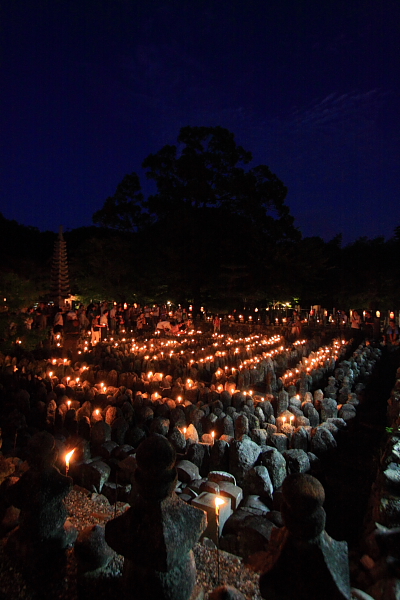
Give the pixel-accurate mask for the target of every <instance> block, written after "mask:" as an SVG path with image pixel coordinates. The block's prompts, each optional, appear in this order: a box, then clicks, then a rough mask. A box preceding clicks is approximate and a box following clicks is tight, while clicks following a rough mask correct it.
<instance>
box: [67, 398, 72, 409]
mask: <svg viewBox="0 0 400 600" xmlns="http://www.w3.org/2000/svg"><path fill="white" fill-rule="evenodd" d="M67 406H68V410H69V409H70V408H71V400H67Z"/></svg>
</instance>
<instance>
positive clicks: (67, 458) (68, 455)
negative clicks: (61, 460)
mask: <svg viewBox="0 0 400 600" xmlns="http://www.w3.org/2000/svg"><path fill="white" fill-rule="evenodd" d="M74 452H75V448H74V449H73V450H71V452H68V454H66V455H65V474H66V475H68V471H69V461H70V460H71V456H72V455H73V453H74Z"/></svg>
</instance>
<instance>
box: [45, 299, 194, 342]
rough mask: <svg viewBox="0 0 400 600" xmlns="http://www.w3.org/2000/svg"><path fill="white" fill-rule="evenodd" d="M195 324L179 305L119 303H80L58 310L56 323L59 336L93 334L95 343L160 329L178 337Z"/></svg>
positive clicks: (55, 331)
mask: <svg viewBox="0 0 400 600" xmlns="http://www.w3.org/2000/svg"><path fill="white" fill-rule="evenodd" d="M191 324H192V318H191V314H190V312H189V311H188V310H186V309H185V308H182V307H180V306H178V308H177V309H176V310H171V309H170V307H168V305H158V304H154V305H152V306H148V305H146V306H144V307H142V306H141V305H140V304H136V303H135V304H127V303H124V304H122V303H121V304H118V303H116V302H112V303H109V302H101V303H96V304H95V303H90V304H89V305H88V306H87V307H85V306H84V305H83V304H80V305H79V306H78V307H76V308H71V309H70V310H66V311H63V310H62V309H59V310H58V311H57V312H56V314H55V316H54V322H53V331H54V333H55V334H57V333H61V332H64V333H79V334H87V333H88V332H92V337H93V340H96V341H100V340H101V339H105V338H106V337H107V336H108V335H115V334H116V335H118V334H120V333H130V332H134V331H136V332H137V333H139V334H140V333H141V332H145V331H148V330H149V331H154V330H158V331H159V332H160V333H170V334H172V335H173V334H176V333H178V332H179V331H182V330H186V329H187V328H188V327H190V326H191Z"/></svg>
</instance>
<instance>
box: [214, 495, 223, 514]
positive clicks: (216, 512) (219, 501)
mask: <svg viewBox="0 0 400 600" xmlns="http://www.w3.org/2000/svg"><path fill="white" fill-rule="evenodd" d="M222 504H225V500H222V498H221V497H220V496H217V497H216V498H215V514H216V516H217V518H218V517H219V507H220V506H222Z"/></svg>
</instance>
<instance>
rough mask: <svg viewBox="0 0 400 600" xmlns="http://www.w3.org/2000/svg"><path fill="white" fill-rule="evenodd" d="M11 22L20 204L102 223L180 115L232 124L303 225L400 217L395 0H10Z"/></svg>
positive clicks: (51, 221) (31, 219) (1, 206)
mask: <svg viewBox="0 0 400 600" xmlns="http://www.w3.org/2000/svg"><path fill="white" fill-rule="evenodd" d="M0 26H1V32H0V49H1V50H0V51H1V55H0V58H1V63H0V81H1V89H0V156H1V163H0V211H1V212H2V213H3V214H4V216H5V217H6V218H8V219H16V220H17V221H19V222H20V223H23V224H25V225H32V226H35V227H38V228H40V229H42V230H45V229H51V230H54V231H56V230H58V226H59V225H60V224H63V225H64V228H75V227H79V226H83V225H90V224H91V218H92V215H93V213H94V212H95V211H96V210H98V209H99V208H101V207H102V205H103V203H104V200H105V199H106V197H107V196H109V195H111V194H113V192H114V191H115V188H116V186H117V184H118V183H119V182H120V180H121V179H122V177H123V176H124V175H125V174H126V173H128V172H132V171H137V172H138V174H139V175H140V177H141V180H142V184H144V187H145V186H146V185H147V184H146V181H145V177H144V172H143V170H142V169H141V163H142V161H143V160H144V158H145V157H146V156H147V155H148V154H149V153H150V152H156V151H157V150H159V149H160V148H161V147H162V146H163V145H164V144H166V143H175V141H176V138H177V135H178V132H179V129H180V127H182V126H184V125H207V126H209V125H221V126H224V127H227V128H228V129H230V130H231V131H233V132H234V133H235V135H236V139H237V141H238V143H240V144H241V145H243V146H244V147H245V148H246V149H247V150H250V151H251V152H252V153H253V156H254V162H253V165H255V164H259V163H264V164H267V165H268V166H269V167H270V168H271V170H272V171H273V172H275V173H276V174H277V175H278V176H279V177H280V178H281V179H282V181H283V182H284V183H285V184H286V185H287V186H288V188H289V193H288V196H287V204H288V205H289V207H290V209H291V212H292V214H293V215H294V216H295V219H296V224H297V226H299V227H300V229H301V230H302V232H303V234H304V235H307V236H308V235H320V236H322V237H324V238H325V239H331V238H332V237H333V236H334V235H335V234H337V233H343V235H344V241H345V242H349V241H353V240H354V239H356V238H357V237H360V236H368V237H375V236H378V235H385V236H387V237H390V236H391V235H392V233H393V229H394V228H395V227H396V226H397V225H400V201H399V183H400V175H399V164H400V143H399V142H400V116H399V114H400V110H399V109H400V102H399V97H400V93H399V92H400V77H399V73H400V3H399V2H398V0H386V1H385V2H380V1H379V0H375V1H374V0H363V1H357V0H351V1H350V2H349V0H325V1H324V2H321V0H318V1H314V0H271V1H269V0H247V1H246V2H244V1H243V0H240V1H237V0H218V1H217V0H194V1H192V2H188V1H187V0H176V1H175V0H164V1H161V0H154V1H152V0H146V1H144V0H141V1H140V2H139V1H138V2H136V1H133V0H47V1H46V0H8V1H7V0H3V1H2V2H1V4H0ZM145 189H147V188H146V187H145Z"/></svg>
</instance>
